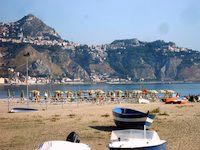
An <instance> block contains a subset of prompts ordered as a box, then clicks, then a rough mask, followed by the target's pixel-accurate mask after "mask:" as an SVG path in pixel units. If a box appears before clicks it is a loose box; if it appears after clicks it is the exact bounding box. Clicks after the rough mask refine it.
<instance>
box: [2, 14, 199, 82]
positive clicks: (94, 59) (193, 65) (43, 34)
mask: <svg viewBox="0 0 200 150" xmlns="http://www.w3.org/2000/svg"><path fill="white" fill-rule="evenodd" d="M26 52H30V58H29V66H28V67H29V72H30V74H31V76H54V77H56V76H65V77H68V78H71V79H75V78H80V79H84V80H86V81H90V80H95V81H99V80H108V79H110V78H112V79H113V78H123V79H130V78H131V79H132V80H133V81H139V80H140V79H141V78H143V79H144V80H145V81H177V80H178V81H200V52H198V51H194V50H191V49H187V48H182V47H178V46H176V44H175V43H173V42H165V41H162V40H157V41H153V42H144V41H140V40H138V39H122V40H115V41H113V42H112V43H110V44H104V45H96V46H88V45H80V44H77V43H73V42H69V41H67V40H63V39H62V38H61V37H60V36H59V35H58V33H57V32H56V31H55V30H54V29H53V28H51V27H49V26H47V25H46V24H45V23H43V22H42V21H41V20H40V19H38V18H37V17H35V16H34V15H32V14H29V15H27V16H25V17H23V18H22V19H20V20H19V21H16V22H13V23H1V24H0V66H1V72H0V73H1V74H0V76H7V74H6V73H5V70H6V69H8V68H10V67H11V68H14V69H15V71H17V72H21V73H23V74H25V73H26V69H25V67H26V60H25V59H26V58H25V57H24V56H23V55H24V53H26Z"/></svg>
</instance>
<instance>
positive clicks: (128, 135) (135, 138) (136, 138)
mask: <svg viewBox="0 0 200 150" xmlns="http://www.w3.org/2000/svg"><path fill="white" fill-rule="evenodd" d="M108 147H109V149H110V150H166V141H165V140H160V138H159V136H158V134H157V133H156V132H155V131H146V130H136V129H129V130H115V131H112V133H111V138H110V143H109V145H108Z"/></svg>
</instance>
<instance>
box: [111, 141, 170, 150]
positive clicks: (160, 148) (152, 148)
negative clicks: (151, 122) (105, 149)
mask: <svg viewBox="0 0 200 150" xmlns="http://www.w3.org/2000/svg"><path fill="white" fill-rule="evenodd" d="M166 149H167V144H166V142H165V143H163V144H160V145H156V146H150V147H137V148H109V150H166Z"/></svg>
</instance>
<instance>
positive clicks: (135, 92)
mask: <svg viewBox="0 0 200 150" xmlns="http://www.w3.org/2000/svg"><path fill="white" fill-rule="evenodd" d="M132 92H133V94H141V93H142V91H140V90H133V91H132Z"/></svg>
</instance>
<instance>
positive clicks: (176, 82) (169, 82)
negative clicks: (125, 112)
mask: <svg viewBox="0 0 200 150" xmlns="http://www.w3.org/2000/svg"><path fill="white" fill-rule="evenodd" d="M180 83H186V84H187V83H188V84H190V83H200V81H147V82H134V81H129V82H66V83H32V84H29V86H31V85H49V84H51V85H90V84H108V85H126V84H127V85H129V84H130V85H131V84H132V85H138V84H180ZM9 85H19V86H20V85H25V86H26V84H25V83H21V84H20V83H17V84H16V83H14V84H7V83H4V84H0V86H9Z"/></svg>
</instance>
